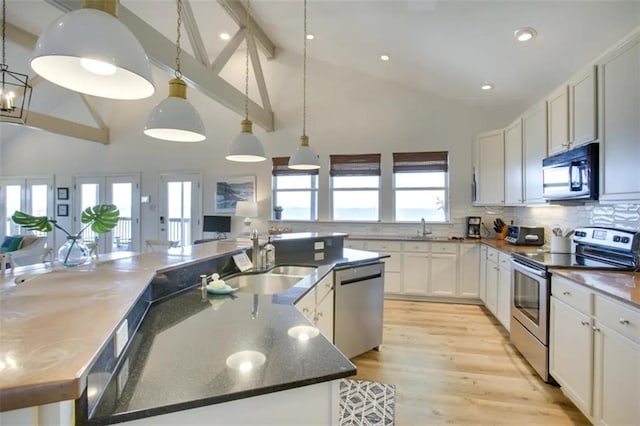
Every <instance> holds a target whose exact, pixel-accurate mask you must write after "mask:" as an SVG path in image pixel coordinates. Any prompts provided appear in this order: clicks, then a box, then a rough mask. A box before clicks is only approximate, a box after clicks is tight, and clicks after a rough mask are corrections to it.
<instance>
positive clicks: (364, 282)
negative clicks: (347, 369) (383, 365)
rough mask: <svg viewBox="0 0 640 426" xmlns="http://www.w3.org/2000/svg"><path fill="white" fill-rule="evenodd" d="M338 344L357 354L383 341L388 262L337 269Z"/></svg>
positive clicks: (336, 336)
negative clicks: (385, 268) (385, 275)
mask: <svg viewBox="0 0 640 426" xmlns="http://www.w3.org/2000/svg"><path fill="white" fill-rule="evenodd" d="M335 289H336V293H335V326H334V336H335V344H336V346H337V347H338V349H340V351H342V353H344V354H345V355H346V356H347V357H348V358H353V357H355V356H357V355H360V354H362V353H364V352H367V351H369V350H371V349H374V348H375V349H377V348H378V346H380V344H381V343H382V314H383V304H384V263H374V264H367V265H362V266H351V267H346V268H343V269H337V270H336V271H335Z"/></svg>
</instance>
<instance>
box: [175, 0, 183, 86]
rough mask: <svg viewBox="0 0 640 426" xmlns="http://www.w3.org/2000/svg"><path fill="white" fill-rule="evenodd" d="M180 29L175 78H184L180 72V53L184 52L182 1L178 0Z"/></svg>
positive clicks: (177, 39)
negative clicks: (181, 33) (182, 40)
mask: <svg viewBox="0 0 640 426" xmlns="http://www.w3.org/2000/svg"><path fill="white" fill-rule="evenodd" d="M177 3H178V6H177V9H178V28H177V34H178V36H177V37H176V72H175V76H176V78H180V79H181V78H182V72H181V71H180V52H182V49H180V27H181V26H182V0H178V2H177Z"/></svg>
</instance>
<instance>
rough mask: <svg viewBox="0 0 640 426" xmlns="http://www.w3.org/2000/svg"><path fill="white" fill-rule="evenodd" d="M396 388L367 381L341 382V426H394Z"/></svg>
mask: <svg viewBox="0 0 640 426" xmlns="http://www.w3.org/2000/svg"><path fill="white" fill-rule="evenodd" d="M395 397H396V387H395V386H394V385H387V384H384V383H378V382H368V381H366V380H351V379H342V380H340V426H355V425H358V426H374V425H375V426H382V425H393V424H394V423H393V418H394V410H395Z"/></svg>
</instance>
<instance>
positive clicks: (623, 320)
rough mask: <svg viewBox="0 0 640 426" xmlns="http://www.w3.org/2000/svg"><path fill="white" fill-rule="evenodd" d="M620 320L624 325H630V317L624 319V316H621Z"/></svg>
mask: <svg viewBox="0 0 640 426" xmlns="http://www.w3.org/2000/svg"><path fill="white" fill-rule="evenodd" d="M618 322H619V323H620V324H622V325H629V320H628V319H624V318H620V319H619V320H618Z"/></svg>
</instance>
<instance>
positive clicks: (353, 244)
mask: <svg viewBox="0 0 640 426" xmlns="http://www.w3.org/2000/svg"><path fill="white" fill-rule="evenodd" d="M344 248H350V249H356V250H364V241H363V240H349V239H346V240H344Z"/></svg>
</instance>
